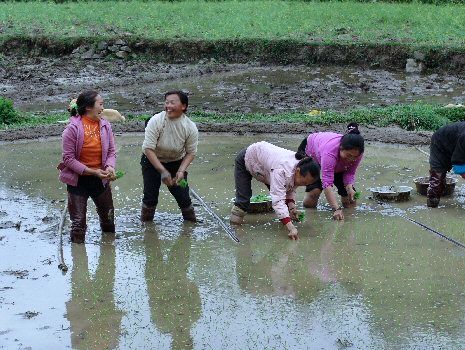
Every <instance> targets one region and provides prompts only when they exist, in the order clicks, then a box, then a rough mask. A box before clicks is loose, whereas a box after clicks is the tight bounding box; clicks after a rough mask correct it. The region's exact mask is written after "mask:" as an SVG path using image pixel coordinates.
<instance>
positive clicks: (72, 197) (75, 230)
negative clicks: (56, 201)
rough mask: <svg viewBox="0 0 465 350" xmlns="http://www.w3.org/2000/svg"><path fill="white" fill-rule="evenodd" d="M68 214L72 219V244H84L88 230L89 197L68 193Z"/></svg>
mask: <svg viewBox="0 0 465 350" xmlns="http://www.w3.org/2000/svg"><path fill="white" fill-rule="evenodd" d="M68 212H69V217H70V219H71V232H70V235H71V242H73V243H84V239H85V235H86V229H87V224H86V214H87V197H86V196H79V195H77V194H74V193H69V192H68Z"/></svg>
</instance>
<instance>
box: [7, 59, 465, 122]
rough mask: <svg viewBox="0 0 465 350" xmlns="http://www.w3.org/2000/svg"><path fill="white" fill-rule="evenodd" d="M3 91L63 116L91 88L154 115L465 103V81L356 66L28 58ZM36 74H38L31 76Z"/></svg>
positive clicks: (121, 106)
mask: <svg viewBox="0 0 465 350" xmlns="http://www.w3.org/2000/svg"><path fill="white" fill-rule="evenodd" d="M4 69H5V74H4V75H5V79H4V81H3V82H2V83H1V84H0V90H1V91H2V94H3V95H4V96H5V97H8V98H11V99H13V100H14V101H15V106H16V107H17V108H19V109H20V110H23V111H32V112H51V111H55V112H63V110H64V109H65V106H67V105H68V102H69V100H70V99H71V98H73V97H76V96H77V95H78V94H79V92H80V91H82V90H83V89H86V88H87V87H88V86H89V85H92V86H95V88H96V89H98V90H99V91H101V92H102V94H103V96H104V97H105V105H106V106H107V108H115V109H118V110H119V111H120V112H122V113H124V114H128V113H129V114H134V113H148V114H153V111H154V110H157V109H158V108H155V106H158V107H162V105H163V98H162V96H163V94H164V93H165V92H166V91H168V90H172V89H173V88H176V89H183V90H186V91H188V92H189V108H190V110H197V111H210V112H220V113H230V112H239V113H251V112H258V113H267V114H268V113H284V112H305V113H306V112H308V111H310V110H311V109H315V108H316V109H322V110H327V109H331V110H345V109H347V108H354V107H367V106H389V105H392V104H398V103H412V102H426V103H434V104H436V103H437V104H449V103H454V104H458V103H463V102H464V99H465V88H464V86H465V77H464V75H463V74H459V75H450V74H447V73H429V72H425V73H423V74H406V73H405V72H403V71H394V72H392V71H387V70H383V69H375V68H363V67H353V66H323V67H321V66H260V65H258V64H220V63H214V62H213V63H205V64H197V65H196V64H190V65H186V64H163V63H157V62H151V61H148V62H145V61H127V62H126V61H110V62H107V61H99V60H96V61H92V62H90V61H73V60H69V59H65V58H63V59H59V60H55V59H51V58H48V59H36V60H27V59H22V60H20V61H19V62H14V61H13V62H12V63H11V64H10V65H9V66H7V67H5V68H4ZM31 72H34V74H31Z"/></svg>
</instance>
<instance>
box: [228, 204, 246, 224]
mask: <svg viewBox="0 0 465 350" xmlns="http://www.w3.org/2000/svg"><path fill="white" fill-rule="evenodd" d="M244 216H245V211H244V210H242V209H241V208H239V207H238V206H236V205H235V206H233V207H232V209H231V215H230V216H229V222H230V223H231V224H233V225H241V224H242V223H243V222H244Z"/></svg>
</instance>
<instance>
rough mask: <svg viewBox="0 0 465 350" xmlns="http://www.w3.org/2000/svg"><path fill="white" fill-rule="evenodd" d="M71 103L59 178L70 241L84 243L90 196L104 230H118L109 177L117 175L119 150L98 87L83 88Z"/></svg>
mask: <svg viewBox="0 0 465 350" xmlns="http://www.w3.org/2000/svg"><path fill="white" fill-rule="evenodd" d="M70 107H71V108H70V112H71V118H70V122H69V124H68V125H67V126H66V128H65V130H64V131H63V136H62V138H63V144H62V156H63V158H62V162H61V163H60V164H59V165H58V169H59V170H60V176H59V179H60V181H61V182H63V183H65V184H66V185H67V186H66V187H67V191H68V211H69V216H70V219H71V241H72V242H73V243H84V239H85V233H86V229H87V224H86V213H87V200H88V198H89V197H91V198H92V200H93V201H94V203H95V206H96V207H97V213H98V216H99V220H100V228H101V229H102V231H103V232H109V233H114V232H115V223H114V217H113V212H114V207H113V197H112V194H111V187H110V183H109V181H111V180H114V179H115V162H116V151H115V142H114V137H113V132H112V130H111V125H110V123H109V122H108V121H106V120H105V119H102V118H101V115H102V112H103V99H102V97H101V96H100V95H99V94H98V92H97V91H93V90H89V91H84V92H82V93H81V94H80V95H79V97H78V98H77V102H76V105H73V106H70Z"/></svg>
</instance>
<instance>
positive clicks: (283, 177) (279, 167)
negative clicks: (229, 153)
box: [230, 141, 320, 239]
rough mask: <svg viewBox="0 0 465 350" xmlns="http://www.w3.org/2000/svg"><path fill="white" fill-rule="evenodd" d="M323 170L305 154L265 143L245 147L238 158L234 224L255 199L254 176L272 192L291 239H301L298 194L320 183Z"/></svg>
mask: <svg viewBox="0 0 465 350" xmlns="http://www.w3.org/2000/svg"><path fill="white" fill-rule="evenodd" d="M319 175H320V167H319V166H318V164H317V163H316V162H315V161H313V160H312V159H311V158H308V157H306V156H305V155H304V154H302V153H295V152H292V151H289V150H287V149H284V148H281V147H278V146H275V145H272V144H271V143H268V142H265V141H262V142H257V143H254V144H252V145H250V146H249V147H247V148H244V149H243V150H242V151H240V152H239V153H238V154H237V156H236V162H235V166H234V180H235V183H236V199H235V201H234V206H233V208H232V209H231V216H230V222H231V223H232V224H236V225H240V224H242V222H243V220H244V216H245V213H246V212H247V210H248V207H249V205H250V198H251V197H252V177H254V178H255V179H256V180H258V181H260V182H263V183H264V184H265V185H267V187H268V188H269V189H270V195H271V201H272V206H273V209H274V211H275V213H276V215H277V216H278V219H279V220H280V221H281V222H282V223H283V225H285V226H286V228H287V230H288V236H289V238H290V239H297V238H298V232H297V229H296V228H295V226H294V225H293V224H292V220H296V219H297V208H296V205H295V194H296V193H295V191H296V187H297V186H306V185H310V184H312V183H314V182H315V181H317V180H318V177H319Z"/></svg>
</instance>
